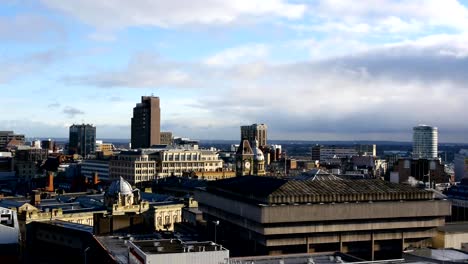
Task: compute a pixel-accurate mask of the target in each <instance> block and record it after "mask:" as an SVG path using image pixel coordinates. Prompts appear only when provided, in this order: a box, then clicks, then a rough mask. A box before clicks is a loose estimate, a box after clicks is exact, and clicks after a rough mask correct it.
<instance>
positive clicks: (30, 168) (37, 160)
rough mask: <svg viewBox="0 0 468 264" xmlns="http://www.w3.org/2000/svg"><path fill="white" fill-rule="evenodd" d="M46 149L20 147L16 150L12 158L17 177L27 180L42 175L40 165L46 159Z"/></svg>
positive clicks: (47, 152)
mask: <svg viewBox="0 0 468 264" xmlns="http://www.w3.org/2000/svg"><path fill="white" fill-rule="evenodd" d="M48 156H49V150H47V149H36V148H28V149H20V150H17V151H16V155H15V158H14V163H15V171H16V176H17V177H18V179H22V180H27V179H32V178H37V177H40V176H43V172H42V170H40V165H41V164H43V162H45V161H46V160H47V158H48Z"/></svg>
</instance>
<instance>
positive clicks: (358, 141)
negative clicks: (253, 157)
mask: <svg viewBox="0 0 468 264" xmlns="http://www.w3.org/2000/svg"><path fill="white" fill-rule="evenodd" d="M47 139H51V140H59V141H68V138H66V137H33V138H30V137H26V140H28V142H29V140H47ZM190 139H193V140H197V141H202V142H210V141H220V142H221V141H226V142H234V143H235V142H240V139H196V138H190ZM96 140H103V141H108V142H112V141H115V142H120V143H130V139H125V138H96ZM270 141H274V142H285V141H291V142H304V143H315V142H318V143H326V142H331V143H332V142H336V143H347V144H350V143H351V144H352V143H353V142H355V143H366V144H377V143H380V144H382V143H392V144H398V143H402V144H412V143H413V142H412V141H395V140H302V139H268V142H270ZM438 144H439V145H441V144H442V145H447V144H457V145H468V143H465V142H438Z"/></svg>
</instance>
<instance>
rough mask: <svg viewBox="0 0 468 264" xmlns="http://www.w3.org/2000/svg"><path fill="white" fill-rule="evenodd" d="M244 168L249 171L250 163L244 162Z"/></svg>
mask: <svg viewBox="0 0 468 264" xmlns="http://www.w3.org/2000/svg"><path fill="white" fill-rule="evenodd" d="M244 166H245V168H246V169H249V168H250V162H249V161H248V160H246V161H245V162H244Z"/></svg>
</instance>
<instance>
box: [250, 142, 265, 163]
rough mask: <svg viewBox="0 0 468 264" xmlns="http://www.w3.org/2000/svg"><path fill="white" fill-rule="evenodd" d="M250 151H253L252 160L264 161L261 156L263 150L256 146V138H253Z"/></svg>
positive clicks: (263, 157)
mask: <svg viewBox="0 0 468 264" xmlns="http://www.w3.org/2000/svg"><path fill="white" fill-rule="evenodd" d="M252 151H253V155H254V160H258V161H264V160H265V156H263V151H262V150H261V149H259V148H258V141H257V140H255V144H254V147H253V148H252Z"/></svg>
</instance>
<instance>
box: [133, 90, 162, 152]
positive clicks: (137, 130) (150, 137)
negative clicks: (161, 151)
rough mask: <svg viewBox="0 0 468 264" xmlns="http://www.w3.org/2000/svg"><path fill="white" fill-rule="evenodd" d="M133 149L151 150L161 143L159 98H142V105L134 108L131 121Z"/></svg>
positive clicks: (139, 104)
mask: <svg viewBox="0 0 468 264" xmlns="http://www.w3.org/2000/svg"><path fill="white" fill-rule="evenodd" d="M131 125H132V131H131V133H132V134H131V144H132V148H133V149H138V148H149V147H151V146H154V145H159V144H160V142H161V135H160V131H161V109H160V107H159V97H153V96H142V97H141V103H138V104H137V105H136V106H135V108H133V117H132V120H131Z"/></svg>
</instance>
